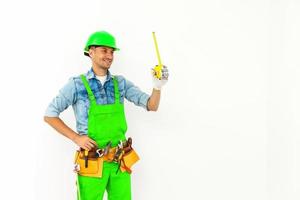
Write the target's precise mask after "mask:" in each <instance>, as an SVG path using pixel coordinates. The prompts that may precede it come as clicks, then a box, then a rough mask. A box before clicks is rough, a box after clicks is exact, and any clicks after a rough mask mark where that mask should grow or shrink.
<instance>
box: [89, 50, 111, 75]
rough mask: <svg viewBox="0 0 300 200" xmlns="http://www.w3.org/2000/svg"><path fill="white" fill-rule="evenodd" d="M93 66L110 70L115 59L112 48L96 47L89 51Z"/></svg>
mask: <svg viewBox="0 0 300 200" xmlns="http://www.w3.org/2000/svg"><path fill="white" fill-rule="evenodd" d="M89 55H90V57H91V59H92V62H93V64H94V65H95V66H96V67H99V68H102V69H106V70H107V69H109V68H110V66H111V64H112V62H113V59H114V49H113V48H110V47H103V46H101V47H94V46H92V47H91V48H90V49H89Z"/></svg>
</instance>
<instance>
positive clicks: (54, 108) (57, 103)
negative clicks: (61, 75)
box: [45, 78, 76, 117]
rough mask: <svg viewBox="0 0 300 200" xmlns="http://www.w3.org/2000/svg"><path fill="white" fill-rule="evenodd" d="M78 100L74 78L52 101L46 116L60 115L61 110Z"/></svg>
mask: <svg viewBox="0 0 300 200" xmlns="http://www.w3.org/2000/svg"><path fill="white" fill-rule="evenodd" d="M75 102H76V86H75V81H74V79H73V78H70V79H69V81H68V83H67V84H66V85H65V86H64V87H63V88H62V89H60V90H59V94H58V95H57V96H56V97H55V98H54V99H53V100H52V101H51V102H50V104H49V106H48V107H47V109H46V112H45V116H47V117H58V116H59V114H60V113H61V112H63V111H64V110H65V109H67V108H68V107H69V106H70V105H73V104H74V103H75Z"/></svg>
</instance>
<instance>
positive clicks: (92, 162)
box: [75, 151, 103, 178]
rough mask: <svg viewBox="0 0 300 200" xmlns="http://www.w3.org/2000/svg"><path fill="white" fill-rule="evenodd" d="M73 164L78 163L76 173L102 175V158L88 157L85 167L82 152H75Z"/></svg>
mask: <svg viewBox="0 0 300 200" xmlns="http://www.w3.org/2000/svg"><path fill="white" fill-rule="evenodd" d="M75 157H76V158H75V164H77V165H78V167H79V169H78V174H80V175H82V176H89V177H99V178H100V177H102V168H103V158H89V159H88V166H87V167H85V159H84V156H83V153H82V152H78V151H77V152H76V155H75Z"/></svg>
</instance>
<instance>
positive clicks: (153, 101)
mask: <svg viewBox="0 0 300 200" xmlns="http://www.w3.org/2000/svg"><path fill="white" fill-rule="evenodd" d="M160 93H161V91H160V90H156V89H153V90H152V94H151V96H150V98H149V100H148V104H147V108H148V110H149V111H157V110H158V106H159V102H160Z"/></svg>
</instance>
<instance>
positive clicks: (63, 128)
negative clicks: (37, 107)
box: [44, 116, 78, 141]
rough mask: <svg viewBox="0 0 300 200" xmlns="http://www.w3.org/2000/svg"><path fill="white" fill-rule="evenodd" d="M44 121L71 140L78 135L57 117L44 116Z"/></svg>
mask: <svg viewBox="0 0 300 200" xmlns="http://www.w3.org/2000/svg"><path fill="white" fill-rule="evenodd" d="M44 121H45V122H47V123H48V124H49V125H50V126H52V127H53V128H54V129H55V130H56V131H57V132H59V133H60V134H61V135H63V136H65V137H67V138H69V139H70V140H72V141H75V138H76V137H77V136H78V134H77V133H76V132H75V131H73V130H72V129H71V128H70V127H68V126H67V125H66V124H65V123H64V122H63V121H62V120H61V119H60V118H59V117H47V116H45V117H44Z"/></svg>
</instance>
